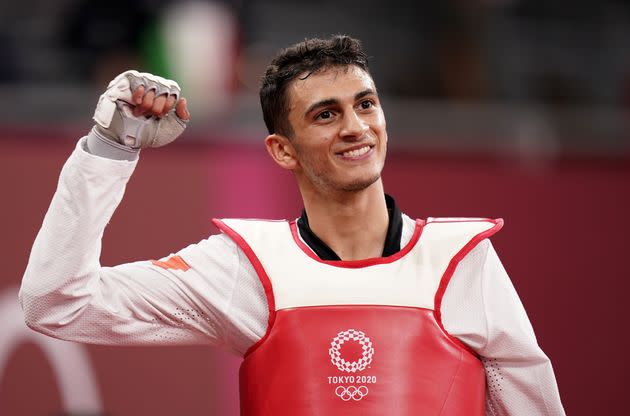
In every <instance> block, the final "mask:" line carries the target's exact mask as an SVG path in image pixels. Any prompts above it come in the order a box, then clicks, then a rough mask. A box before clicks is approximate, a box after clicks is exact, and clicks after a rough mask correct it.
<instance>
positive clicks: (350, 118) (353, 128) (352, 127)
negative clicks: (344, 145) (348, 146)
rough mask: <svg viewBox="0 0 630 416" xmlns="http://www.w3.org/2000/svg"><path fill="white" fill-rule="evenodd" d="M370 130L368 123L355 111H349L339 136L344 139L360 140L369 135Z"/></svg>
mask: <svg viewBox="0 0 630 416" xmlns="http://www.w3.org/2000/svg"><path fill="white" fill-rule="evenodd" d="M368 129H369V126H368V125H367V123H366V122H365V121H364V120H363V119H362V118H361V117H360V116H359V115H358V114H357V113H356V112H355V111H349V112H347V113H346V115H345V116H344V118H343V125H342V127H341V131H340V132H339V134H340V136H341V137H344V138H348V139H359V138H361V137H363V135H364V134H365V133H367V131H368Z"/></svg>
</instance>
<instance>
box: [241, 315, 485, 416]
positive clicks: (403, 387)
mask: <svg viewBox="0 0 630 416" xmlns="http://www.w3.org/2000/svg"><path fill="white" fill-rule="evenodd" d="M344 333H345V334H346V338H348V334H351V335H350V338H349V339H346V340H345V341H340V340H343V339H344V337H343V334H344ZM340 334H341V336H340V337H339V335H340ZM361 334H362V335H361ZM335 338H337V342H335ZM357 338H359V339H360V340H361V341H359V340H357ZM340 344H341V345H340ZM352 344H355V345H352ZM356 344H359V347H360V348H359V349H358V348H357V345H356ZM331 350H334V351H337V352H338V353H339V355H335V353H334V351H333V352H332V353H331ZM357 351H362V353H361V354H362V357H363V358H364V360H363V364H364V365H365V367H364V368H361V366H360V365H359V368H358V369H357V368H355V370H356V371H342V370H340V369H339V368H338V367H337V366H336V365H335V364H334V363H333V358H334V357H341V358H342V359H344V360H346V364H348V365H350V364H351V362H352V361H355V360H356V357H357ZM335 362H337V363H339V362H340V361H339V360H337V361H335ZM349 362H350V363H349ZM355 363H356V362H355ZM342 368H344V367H342ZM240 389H241V394H240V396H241V414H242V415H244V416H258V415H274V416H284V415H287V416H288V415H291V416H300V415H348V416H353V415H362V416H364V415H368V416H369V415H373V416H377V415H378V416H382V415H396V416H406V415H409V416H411V415H414V416H417V415H441V416H459V415H461V416H464V415H465V416H481V415H483V414H484V409H485V408H484V404H485V374H484V370H483V367H482V365H481V362H480V361H479V360H478V359H477V358H476V357H475V356H474V355H472V354H470V353H469V352H468V351H467V350H466V349H464V348H462V347H461V346H460V345H459V344H456V343H454V342H453V341H452V340H451V339H450V338H449V337H448V336H447V335H446V334H445V333H444V332H443V331H442V330H441V328H440V327H439V325H438V323H437V322H436V320H435V317H434V315H433V311H431V310H427V309H420V308H411V307H391V306H356V305H352V306H324V307H304V308H292V309H284V310H280V311H277V315H276V321H275V324H274V327H273V330H272V331H271V333H270V334H269V336H268V338H267V340H266V342H265V343H263V344H260V345H259V347H258V348H257V349H256V350H255V351H254V352H253V353H252V354H250V355H249V356H247V357H246V358H245V361H244V362H243V364H242V366H241V370H240ZM344 399H345V400H344Z"/></svg>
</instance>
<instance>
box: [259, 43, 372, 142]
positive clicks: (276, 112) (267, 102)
mask: <svg viewBox="0 0 630 416" xmlns="http://www.w3.org/2000/svg"><path fill="white" fill-rule="evenodd" d="M351 65H355V66H357V67H359V68H361V69H362V70H364V71H365V72H367V73H369V70H368V59H367V55H366V54H365V52H363V50H362V49H361V42H360V41H359V40H358V39H354V38H351V37H350V36H346V35H336V36H333V37H331V38H328V39H318V38H314V39H306V40H304V41H303V42H300V43H297V44H295V45H292V46H290V47H288V48H286V49H283V50H282V51H281V52H280V53H279V54H278V55H277V56H276V57H275V58H274V59H273V60H272V61H271V63H270V64H269V66H268V67H267V70H266V71H265V76H264V77H263V80H262V85H261V87H260V105H261V106H262V111H263V118H264V120H265V125H266V126H267V130H269V134H274V133H277V134H282V135H284V136H287V137H291V136H292V135H293V129H292V127H291V124H290V123H289V118H288V116H289V102H288V97H287V94H286V90H287V87H288V85H289V84H290V83H291V81H292V80H293V79H295V78H296V77H297V76H299V75H300V74H304V73H306V76H309V75H310V74H313V73H315V72H318V71H321V70H322V69H326V68H330V67H335V66H341V67H343V66H351Z"/></svg>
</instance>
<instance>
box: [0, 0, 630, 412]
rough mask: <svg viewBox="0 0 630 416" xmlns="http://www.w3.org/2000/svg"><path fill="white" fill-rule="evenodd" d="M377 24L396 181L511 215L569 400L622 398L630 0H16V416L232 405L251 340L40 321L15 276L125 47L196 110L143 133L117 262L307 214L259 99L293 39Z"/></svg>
mask: <svg viewBox="0 0 630 416" xmlns="http://www.w3.org/2000/svg"><path fill="white" fill-rule="evenodd" d="M337 33H345V34H350V35H352V36H354V37H357V38H359V39H361V40H362V41H363V44H364V47H365V49H366V50H367V52H368V54H369V55H370V57H371V60H370V67H371V70H372V74H373V76H374V78H375V81H376V84H377V87H378V88H379V93H380V95H381V98H382V100H383V103H384V108H385V112H386V117H387V120H388V131H389V143H390V148H389V155H388V158H389V160H388V164H387V167H386V170H385V172H384V181H385V185H386V189H387V190H388V192H389V193H391V194H392V195H394V196H395V197H396V199H397V201H398V203H399V204H400V205H401V207H402V208H403V210H404V211H405V212H406V213H407V214H409V215H411V216H417V217H427V216H484V217H503V218H504V219H505V222H506V225H505V227H504V229H503V230H502V231H501V233H499V234H498V235H497V236H496V237H495V238H493V242H494V244H495V246H496V247H497V250H498V252H499V254H500V256H501V258H502V260H503V262H504V264H505V266H506V268H507V270H508V272H509V273H510V275H511V277H512V280H513V282H514V285H515V286H516V288H517V290H518V292H519V294H520V296H521V298H522V300H523V303H524V304H525V307H526V309H527V311H528V314H529V316H530V319H531V321H532V323H533V325H534V328H535V330H536V333H537V336H538V340H539V343H540V344H541V346H542V347H543V349H544V350H545V352H546V353H547V354H548V355H549V356H550V358H551V360H552V363H553V364H554V369H555V371H556V376H557V380H558V384H559V388H560V393H561V397H562V399H563V403H564V405H565V409H566V411H567V414H570V415H595V414H606V415H615V414H624V411H623V410H622V409H625V408H626V400H625V389H626V387H627V382H626V381H625V379H626V377H627V374H628V371H629V370H630V368H628V359H627V358H625V357H626V355H627V349H628V348H629V347H630V342H629V341H630V340H629V336H628V334H627V332H626V331H625V330H623V328H627V327H628V313H627V308H626V304H625V302H627V300H626V299H627V293H628V290H629V289H630V284H629V283H628V281H629V280H630V274H629V273H628V271H627V269H626V268H625V266H624V264H625V261H624V260H623V258H625V255H627V254H626V252H627V250H626V247H627V243H626V241H627V240H626V239H627V236H628V233H629V232H630V227H629V226H628V224H627V223H626V218H627V217H628V212H630V197H629V196H628V194H629V191H630V189H629V188H630V187H629V184H630V163H629V162H630V141H629V140H628V132H629V130H628V127H629V124H630V119H629V117H628V116H629V115H630V41H629V40H630V2H627V1H622V0H599V1H595V0H573V1H568V0H556V1H543V0H442V1H420V0H415V1H411V0H409V1H407V0H398V1H396V0H391V1H387V2H385V1H376V0H363V1H344V2H340V1H332V0H320V1H317V2H301V1H289V0H269V1H259V0H250V1H247V0H241V1H238V0H234V1H167V0H137V1H134V2H127V1H123V0H109V1H98V0H91V1H88V0H56V1H54V2H51V1H43V0H22V1H19V2H9V1H6V0H5V1H2V5H1V7H0V95H1V96H2V97H3V99H2V100H0V138H1V140H0V185H1V186H2V204H1V208H0V209H1V210H2V211H1V213H2V215H1V216H0V218H1V219H2V222H3V223H2V229H3V233H2V239H0V242H1V246H0V250H1V251H2V253H3V255H4V256H5V258H6V259H8V260H5V261H4V264H3V266H4V267H3V270H4V273H3V276H2V277H0V334H1V335H0V414H1V415H11V416H13V415H110V416H118V415H121V416H127V415H173V414H186V415H211V414H217V415H236V414H238V391H237V369H238V365H239V358H238V357H233V356H231V355H229V354H227V353H224V352H221V351H218V350H215V349H211V348H203V347H177V348H163V347H155V348H129V347H126V348H109V347H99V346H81V345H78V344H72V343H67V342H62V341H56V340H51V339H48V338H45V337H43V336H39V335H38V334H35V333H32V331H29V330H27V329H26V328H25V327H24V325H23V323H22V318H21V312H20V309H19V305H18V304H17V298H16V296H17V288H18V286H19V282H20V279H21V275H22V273H23V271H24V268H25V266H26V262H27V259H28V254H29V250H30V246H31V244H32V241H33V239H34V238H35V235H36V233H37V230H38V229H39V226H40V225H41V221H42V218H43V215H44V213H45V212H46V209H47V206H48V203H49V201H50V198H51V196H52V194H53V192H54V190H55V186H56V180H57V176H58V173H59V170H60V169H61V166H62V165H63V162H64V160H65V159H66V158H67V156H68V155H69V153H70V152H71V151H72V149H73V147H74V145H75V143H76V140H77V139H78V138H79V137H81V136H82V135H83V134H85V132H86V131H87V130H88V129H89V128H90V126H91V124H92V123H91V116H92V112H93V109H94V106H95V103H96V101H97V98H98V96H99V95H100V94H101V92H102V91H103V90H104V89H105V87H106V85H107V83H108V82H109V80H111V79H112V78H113V77H114V76H115V75H117V74H118V73H119V72H122V71H124V70H126V69H129V68H135V69H139V70H141V71H147V72H153V73H156V74H158V75H162V76H166V77H171V78H174V79H176V80H177V81H179V82H180V85H181V86H182V88H183V90H184V94H185V95H186V96H188V97H189V104H190V107H191V113H192V117H193V121H192V122H191V123H190V126H189V129H188V130H187V132H186V133H185V136H184V137H183V138H182V139H180V140H178V141H177V142H176V143H175V144H173V145H170V146H168V147H167V148H163V149H156V150H151V151H145V152H143V154H142V157H141V159H142V160H141V163H140V164H139V167H138V169H137V171H136V173H135V175H134V177H133V178H132V180H131V182H130V184H129V186H128V190H127V195H126V197H125V200H124V201H123V203H122V204H121V206H120V208H119V210H118V211H117V212H116V214H115V215H114V217H113V219H112V221H111V225H110V227H109V228H108V230H107V232H106V235H105V238H104V248H103V254H102V263H103V264H104V265H111V264H117V263H121V262H127V261H132V260H137V259H146V258H160V257H162V256H164V255H166V254H168V253H171V252H174V251H177V250H178V249H180V248H181V247H183V246H185V245H187V244H190V243H192V242H196V241H199V240H200V239H203V238H205V237H207V235H209V234H211V233H215V232H216V230H215V229H214V228H213V227H212V226H211V224H210V222H209V219H210V218H211V217H222V216H228V217H234V216H236V217H240V216H242V217H271V218H279V217H280V218H293V217H296V216H297V215H299V211H300V209H301V201H300V198H299V195H298V193H297V191H296V189H295V186H294V184H293V182H292V178H291V177H290V175H288V174H286V173H285V172H281V171H280V170H279V169H277V168H276V167H275V166H274V165H273V162H271V161H270V160H268V157H267V155H266V152H265V151H264V149H263V144H262V139H263V138H264V137H265V135H266V130H265V128H264V125H263V122H262V116H261V111H260V108H259V103H258V97H257V92H258V83H259V78H260V76H261V74H262V73H263V71H264V68H265V66H266V65H267V63H268V62H269V60H270V59H271V58H272V57H273V55H274V54H275V53H276V51H277V50H278V49H280V48H282V47H285V46H288V45H289V44H291V43H294V42H297V41H300V40H303V39H304V38H306V37H312V36H322V37H323V36H329V35H331V34H337Z"/></svg>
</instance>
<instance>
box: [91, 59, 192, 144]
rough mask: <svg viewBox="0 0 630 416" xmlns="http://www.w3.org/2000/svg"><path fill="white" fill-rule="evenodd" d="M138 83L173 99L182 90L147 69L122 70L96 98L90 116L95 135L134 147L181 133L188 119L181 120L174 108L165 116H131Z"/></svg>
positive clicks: (163, 141) (168, 141)
mask: <svg viewBox="0 0 630 416" xmlns="http://www.w3.org/2000/svg"><path fill="white" fill-rule="evenodd" d="M141 85H142V86H144V89H145V93H146V92H148V91H151V90H154V91H155V97H158V96H160V95H162V94H167V95H174V96H175V101H176V102H177V99H178V98H179V95H180V92H181V90H180V88H179V85H177V82H175V81H172V80H169V79H165V78H162V77H158V76H156V75H152V74H148V73H146V72H138V71H126V72H123V73H122V74H120V75H118V76H117V77H116V78H114V80H113V81H112V82H110V83H109V86H108V87H107V90H106V91H105V92H104V93H103V95H101V97H100V98H99V100H98V104H97V105H96V110H95V111H94V117H93V118H94V121H95V122H96V125H95V127H94V131H95V132H96V134H98V135H100V136H104V137H106V138H107V139H109V140H112V141H114V142H116V143H119V144H122V145H124V146H128V147H131V148H134V149H140V148H146V147H160V146H164V145H166V144H169V143H170V142H172V141H173V140H175V139H176V138H177V137H178V136H179V135H180V134H182V132H183V131H184V129H185V128H186V123H187V120H182V119H181V118H180V117H179V116H178V115H177V113H176V112H175V110H174V109H173V110H171V111H169V112H168V113H167V114H166V115H165V116H164V117H158V116H155V115H140V116H134V114H133V108H134V107H135V105H136V103H134V102H133V100H132V95H133V91H135V90H136V89H137V88H139V87H140V86H141Z"/></svg>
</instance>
